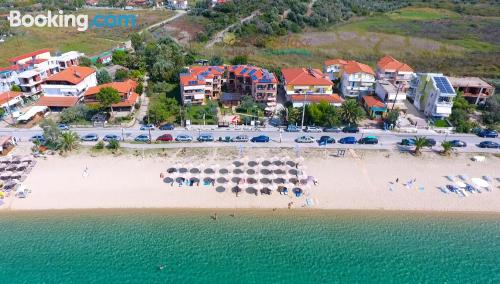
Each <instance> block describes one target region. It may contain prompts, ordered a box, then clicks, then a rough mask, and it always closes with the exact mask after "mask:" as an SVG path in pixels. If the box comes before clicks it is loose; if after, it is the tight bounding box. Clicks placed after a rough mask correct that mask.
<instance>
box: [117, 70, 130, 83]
mask: <svg viewBox="0 0 500 284" xmlns="http://www.w3.org/2000/svg"><path fill="white" fill-rule="evenodd" d="M127 79H128V71H127V70H125V69H118V70H116V73H115V81H118V82H123V81H125V80H127Z"/></svg>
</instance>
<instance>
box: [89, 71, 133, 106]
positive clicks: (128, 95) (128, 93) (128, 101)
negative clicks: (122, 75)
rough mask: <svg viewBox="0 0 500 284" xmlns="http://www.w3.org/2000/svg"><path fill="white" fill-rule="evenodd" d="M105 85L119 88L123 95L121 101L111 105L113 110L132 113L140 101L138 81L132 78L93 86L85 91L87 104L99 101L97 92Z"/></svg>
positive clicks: (120, 93)
mask: <svg viewBox="0 0 500 284" xmlns="http://www.w3.org/2000/svg"><path fill="white" fill-rule="evenodd" d="M105 87H111V88H113V89H115V90H117V91H118V94H119V95H120V97H121V101H120V102H119V103H116V104H113V105H111V107H112V108H113V111H117V112H127V113H130V112H132V111H133V110H134V105H135V104H136V103H137V102H138V101H139V94H137V93H136V92H135V88H137V82H136V81H134V80H131V79H128V80H126V81H123V82H112V83H107V84H101V85H97V86H94V87H91V88H89V89H88V90H87V91H86V92H85V95H84V98H83V102H84V103H85V104H96V103H98V101H97V93H99V91H100V90H101V89H102V88H105Z"/></svg>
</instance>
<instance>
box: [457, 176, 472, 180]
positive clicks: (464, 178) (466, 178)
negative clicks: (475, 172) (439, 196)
mask: <svg viewBox="0 0 500 284" xmlns="http://www.w3.org/2000/svg"><path fill="white" fill-rule="evenodd" d="M458 177H459V178H460V179H462V180H463V181H467V180H468V179H469V177H468V176H466V175H459V176H458Z"/></svg>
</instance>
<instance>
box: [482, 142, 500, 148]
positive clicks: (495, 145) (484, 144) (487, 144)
mask: <svg viewBox="0 0 500 284" xmlns="http://www.w3.org/2000/svg"><path fill="white" fill-rule="evenodd" d="M477 146H478V147H479V148H493V149H496V148H500V144H498V143H497V142H493V141H483V142H481V143H479V144H478V145H477Z"/></svg>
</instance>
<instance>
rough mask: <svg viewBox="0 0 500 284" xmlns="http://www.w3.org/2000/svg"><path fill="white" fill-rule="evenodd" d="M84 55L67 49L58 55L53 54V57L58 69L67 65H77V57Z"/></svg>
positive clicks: (62, 68)
mask: <svg viewBox="0 0 500 284" xmlns="http://www.w3.org/2000/svg"><path fill="white" fill-rule="evenodd" d="M84 55H85V54H83V53H80V52H77V51H68V52H66V53H63V54H61V55H59V56H54V57H53V59H54V60H55V61H56V62H57V65H58V66H59V69H60V70H64V69H66V68H68V67H71V66H77V65H79V63H80V61H79V59H80V57H82V56H84Z"/></svg>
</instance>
